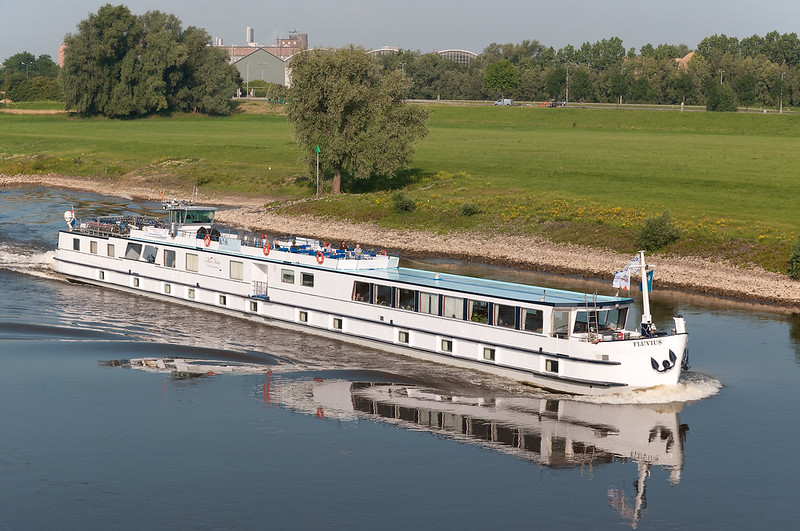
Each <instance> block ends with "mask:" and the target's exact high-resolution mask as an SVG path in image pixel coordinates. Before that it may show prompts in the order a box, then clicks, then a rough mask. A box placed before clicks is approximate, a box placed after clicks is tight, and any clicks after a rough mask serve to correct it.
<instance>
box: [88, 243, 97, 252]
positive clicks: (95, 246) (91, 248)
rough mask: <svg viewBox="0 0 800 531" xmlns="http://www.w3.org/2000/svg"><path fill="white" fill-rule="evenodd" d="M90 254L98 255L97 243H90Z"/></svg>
mask: <svg viewBox="0 0 800 531" xmlns="http://www.w3.org/2000/svg"><path fill="white" fill-rule="evenodd" d="M89 252H90V253H92V254H97V242H96V241H94V240H92V241H90V242H89Z"/></svg>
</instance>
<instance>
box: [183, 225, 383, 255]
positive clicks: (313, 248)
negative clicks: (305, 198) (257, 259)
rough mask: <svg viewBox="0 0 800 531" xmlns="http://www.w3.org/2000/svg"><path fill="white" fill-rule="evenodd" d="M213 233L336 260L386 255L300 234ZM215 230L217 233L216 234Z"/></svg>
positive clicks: (220, 230) (244, 242)
mask: <svg viewBox="0 0 800 531" xmlns="http://www.w3.org/2000/svg"><path fill="white" fill-rule="evenodd" d="M214 230H215V232H214V233H210V234H211V241H219V239H220V238H225V239H229V240H238V241H239V242H240V243H241V245H242V246H243V247H255V248H259V249H261V248H263V247H265V246H266V245H269V246H270V248H271V250H274V251H283V252H288V253H296V254H308V255H316V254H317V253H319V252H322V254H323V256H324V257H325V259H338V260H374V259H377V258H383V257H385V256H386V251H380V252H376V251H366V250H360V249H359V250H356V249H352V248H348V249H339V248H335V247H332V246H330V245H323V244H322V243H321V242H320V241H319V240H315V239H312V238H304V237H300V236H296V237H291V238H286V237H280V238H278V237H271V236H269V235H267V234H263V233H253V232H249V231H245V230H235V229H226V228H223V227H218V226H214ZM217 232H218V233H219V234H217ZM177 234H178V235H180V236H187V237H190V238H198V239H200V238H203V237H205V233H202V234H201V233H199V232H198V231H197V230H196V229H178V231H177Z"/></svg>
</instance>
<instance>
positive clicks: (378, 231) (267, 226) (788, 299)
mask: <svg viewBox="0 0 800 531" xmlns="http://www.w3.org/2000/svg"><path fill="white" fill-rule="evenodd" d="M0 186H47V187H54V188H63V189H73V190H83V191H91V192H97V193H103V194H108V195H116V196H120V197H128V198H133V199H143V200H158V199H160V197H161V191H160V190H156V189H154V188H152V187H150V186H148V185H147V184H145V183H141V184H139V185H137V184H135V183H133V184H131V183H126V184H124V185H123V184H108V185H104V186H103V187H102V188H101V189H98V186H97V182H95V181H89V180H88V179H82V178H74V177H63V176H49V175H25V176H16V175H15V176H3V175H0ZM199 200H200V201H201V202H205V203H209V204H216V205H220V206H225V207H230V208H226V209H223V210H221V211H220V212H218V214H217V219H218V221H219V222H221V223H224V224H227V225H234V226H238V227H242V228H245V229H248V230H251V231H254V232H266V233H280V234H297V235H303V236H309V237H313V238H319V239H322V240H330V241H335V242H336V241H341V240H347V241H348V242H353V243H356V242H358V243H360V244H361V245H362V246H366V247H377V248H385V249H391V250H396V251H401V252H402V253H403V254H405V255H407V256H420V257H422V256H448V257H453V258H462V259H466V260H475V261H483V262H489V263H497V264H505V265H512V266H516V267H520V268H526V269H533V270H539V271H547V272H553V273H565V274H574V275H580V276H584V277H592V278H603V279H608V281H609V282H610V281H611V279H612V278H613V274H614V271H616V270H618V269H620V268H621V267H622V266H623V265H624V264H626V263H627V261H628V260H629V259H630V256H628V255H623V254H620V253H616V252H612V251H608V250H604V249H595V248H588V247H579V246H573V245H564V244H554V243H552V242H549V241H546V240H543V239H540V238H536V237H530V236H503V235H500V236H498V235H491V236H490V235H483V234H473V233H469V234H464V233H456V234H446V235H439V234H433V233H428V232H423V231H410V230H395V229H383V228H380V227H375V226H372V225H366V224H354V223H348V222H343V221H330V220H324V221H322V220H320V219H317V218H312V217H308V216H297V217H294V216H292V217H289V216H282V215H277V214H274V213H271V212H269V211H266V210H265V209H264V208H261V207H260V204H262V203H263V200H256V199H254V198H243V197H234V196H230V197H218V196H214V197H200V198H199ZM648 263H650V264H652V265H653V266H654V267H655V268H656V280H655V282H656V283H657V285H658V286H660V287H672V288H677V289H682V290H686V291H691V292H696V293H703V294H710V295H718V296H723V297H731V298H735V299H741V300H748V301H758V302H768V303H773V304H779V305H781V306H782V307H783V308H784V309H789V310H792V311H795V310H797V311H800V282H798V281H794V280H791V279H790V278H789V277H787V276H785V275H780V274H777V273H770V272H768V271H765V270H763V269H761V268H758V267H755V266H752V267H747V268H744V267H738V266H734V265H732V264H728V263H725V262H711V261H708V260H703V259H700V258H694V257H669V256H659V255H653V256H650V257H649V258H648Z"/></svg>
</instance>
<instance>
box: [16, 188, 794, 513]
mask: <svg viewBox="0 0 800 531" xmlns="http://www.w3.org/2000/svg"><path fill="white" fill-rule="evenodd" d="M153 206H154V205H141V204H136V203H131V202H128V201H124V200H119V199H110V198H106V197H101V196H95V195H91V194H82V193H74V192H67V191H58V190H46V189H25V188H7V189H0V299H1V300H2V304H0V422H2V428H0V429H1V430H2V431H0V529H151V528H164V529H176V528H180V529H188V528H192V529H220V528H226V529H267V528H278V529H285V528H314V529H318V528H333V529H374V528H381V527H384V528H390V529H411V528H425V529H427V528H435V529H474V528H478V527H481V528H490V529H497V528H512V529H519V528H569V529H573V528H602V529H607V528H628V527H633V528H637V529H663V528H669V529H675V528H688V529H751V528H762V527H769V528H791V527H794V526H795V525H796V522H797V519H798V517H800V510H798V508H797V506H796V501H797V496H796V492H795V484H796V481H797V476H798V472H800V461H798V458H797V456H796V451H795V446H796V444H795V441H796V440H797V436H798V427H797V419H798V418H800V396H798V395H799V394H800V393H798V391H797V387H798V386H797V384H798V382H799V381H800V318H798V317H797V316H792V315H787V314H786V313H780V312H775V311H772V310H773V309H772V308H769V307H765V306H753V305H748V304H742V303H736V302H731V301H722V300H719V299H711V298H705V297H699V296H695V295H689V294H682V293H677V292H668V291H659V290H658V271H656V286H655V287H656V291H655V292H654V294H653V312H652V313H653V315H654V318H655V320H656V322H657V323H662V324H664V325H667V324H668V322H669V318H670V317H671V316H672V315H674V314H676V313H682V314H683V315H684V316H685V317H686V318H687V323H688V328H689V332H690V353H691V363H692V370H691V371H690V372H689V373H687V374H686V376H685V378H684V379H683V380H682V382H681V385H680V386H679V387H678V388H677V389H670V390H663V389H662V390H658V389H657V390H651V391H647V392H644V393H636V394H628V395H623V396H619V397H605V398H601V399H598V398H583V399H580V398H569V397H564V396H557V395H551V394H547V393H544V392H540V391H537V390H536V389H534V388H531V387H528V386H525V385H521V384H517V383H514V382H511V381H508V380H503V379H500V378H496V377H493V376H487V375H483V374H480V373H476V372H472V371H467V370H458V369H453V368H448V367H444V366H439V365H434V364H427V363H423V362H420V361H417V360H411V359H406V358H403V357H399V356H393V355H389V354H386V353H384V352H381V351H379V350H374V349H368V348H364V347H357V346H352V345H348V344H345V343H339V342H335V341H331V340H329V339H324V338H318V337H315V336H311V335H305V334H298V333H296V332H290V331H286V330H281V329H279V328H272V327H269V326H264V325H258V324H254V323H251V322H249V321H245V320H241V319H237V318H232V317H227V316H220V315H216V314H212V313H208V312H205V311H201V310H198V309H195V308H192V307H187V306H182V305H173V304H169V303H166V302H162V301H155V300H150V299H147V298H144V297H136V296H133V295H129V294H126V293H118V292H115V291H112V290H108V289H101V288H97V287H91V286H84V285H76V284H71V283H68V282H66V281H65V280H63V279H61V278H60V277H59V276H58V275H56V274H55V273H54V272H53V270H52V256H53V253H52V250H53V247H54V245H55V241H56V236H57V232H58V230H59V229H61V227H62V226H63V225H64V222H63V218H62V214H63V211H64V210H66V209H69V208H71V207H74V208H75V211H76V213H78V214H79V215H81V216H87V215H92V214H101V213H122V212H126V211H136V212H140V213H144V212H148V211H149V209H150V208H152V207H153ZM343 237H344V235H343ZM407 264H409V265H413V266H414V267H424V268H436V269H441V270H447V271H453V272H460V273H464V274H471V275H477V276H486V277H491V278H499V279H509V280H514V281H519V282H529V283H534V284H540V285H546V286H552V287H560V288H570V289H577V290H580V291H587V292H594V291H595V290H596V291H598V292H599V293H611V292H612V291H611V288H610V286H609V285H608V284H610V277H609V282H608V283H605V282H599V283H598V282H595V281H587V280H582V279H576V278H565V277H555V276H549V275H543V274H538V273H532V272H525V271H517V270H509V269H505V268H497V267H491V266H482V265H477V264H466V263H459V262H451V261H438V262H437V261H426V262H417V261H410V260H409V261H407ZM633 318H635V316H634V317H633Z"/></svg>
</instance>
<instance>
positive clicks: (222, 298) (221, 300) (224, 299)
mask: <svg viewBox="0 0 800 531" xmlns="http://www.w3.org/2000/svg"><path fill="white" fill-rule="evenodd" d="M219 304H220V306H225V305H226V304H228V297H226V296H225V295H220V296H219Z"/></svg>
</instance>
